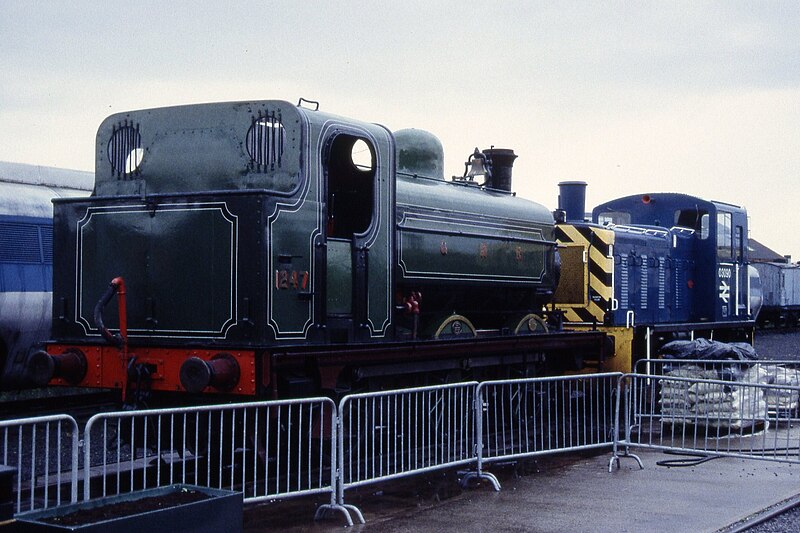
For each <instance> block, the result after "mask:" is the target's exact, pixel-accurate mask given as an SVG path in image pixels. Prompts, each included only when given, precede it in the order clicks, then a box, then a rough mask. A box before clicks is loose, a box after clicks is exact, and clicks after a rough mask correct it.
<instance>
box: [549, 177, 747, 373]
mask: <svg viewBox="0 0 800 533" xmlns="http://www.w3.org/2000/svg"><path fill="white" fill-rule="evenodd" d="M585 187H586V184H585V183H583V182H565V183H562V184H561V191H560V196H559V205H560V207H561V208H562V209H563V211H564V213H565V214H564V215H563V217H562V218H563V220H562V222H561V223H560V224H558V225H557V228H556V238H557V240H558V241H559V244H560V248H559V252H560V255H561V262H562V280H561V283H560V286H559V290H558V292H557V293H556V302H557V305H558V306H559V307H560V308H562V309H563V310H564V311H565V317H566V319H567V321H568V322H570V323H571V324H572V325H573V326H576V327H586V328H589V327H601V328H604V330H605V331H606V332H607V333H609V335H610V336H611V337H612V338H613V339H614V341H615V349H614V352H615V354H616V355H615V357H614V358H613V359H612V360H611V361H610V362H609V364H608V365H607V366H606V367H607V368H609V367H610V368H614V369H618V370H622V371H628V370H629V369H630V368H632V363H633V362H634V361H635V359H637V358H638V357H642V356H646V355H652V354H653V353H655V351H656V350H657V349H658V347H659V346H660V345H661V344H663V343H665V342H668V341H670V340H673V339H675V338H693V337H704V338H714V339H717V340H729V341H734V340H742V341H744V340H747V341H750V342H752V331H753V326H754V320H755V317H756V315H757V314H758V311H759V308H760V306H761V291H760V284H759V281H758V274H757V272H756V271H755V269H754V268H753V267H751V266H750V264H749V258H748V253H747V250H748V247H747V238H748V237H747V212H746V211H745V209H744V208H742V207H739V206H735V205H731V204H727V203H723V202H716V201H709V200H703V199H701V198H697V197H694V196H690V195H686V194H677V193H658V194H640V195H633V196H626V197H623V198H619V199H616V200H611V201H609V202H605V203H603V204H600V205H598V206H597V207H595V208H594V209H593V211H592V215H591V222H587V221H585V220H584V207H583V205H584V204H583V196H584V189H585ZM581 264H583V265H584V266H583V268H581V267H580V265H581ZM572 278H574V279H572Z"/></svg>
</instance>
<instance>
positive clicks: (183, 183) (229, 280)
mask: <svg viewBox="0 0 800 533" xmlns="http://www.w3.org/2000/svg"><path fill="white" fill-rule="evenodd" d="M301 103H302V101H301ZM312 104H313V103H312ZM488 154H489V156H486V155H485V154H484V155H481V158H482V160H483V161H484V162H487V163H489V162H490V160H491V159H492V158H494V159H495V160H496V162H497V163H496V164H495V165H494V167H495V172H494V178H493V179H486V181H485V182H484V183H479V182H477V181H476V180H475V179H474V177H475V175H476V174H477V173H476V172H473V173H467V172H465V175H464V176H463V177H460V178H459V179H457V180H455V181H453V180H450V181H447V180H445V179H444V175H443V170H442V162H443V155H442V151H441V144H440V143H439V142H438V140H436V139H435V137H433V136H432V135H431V134H428V133H426V132H420V131H418V130H406V131H401V132H397V134H393V133H392V132H390V131H389V130H387V129H386V128H384V127H383V126H380V125H377V124H369V123H365V122H361V121H357V120H352V119H348V118H344V117H339V116H336V115H331V114H327V113H323V112H321V111H319V110H318V106H316V107H314V106H313V105H312V106H311V107H309V106H308V105H299V104H298V105H292V104H290V103H288V102H283V101H276V100H270V101H255V102H229V103H214V104H201V105H188V106H178V107H170V108H160V109H146V110H138V111H131V112H126V113H119V114H116V115H113V116H111V117H109V118H107V119H106V120H105V121H104V122H103V123H102V124H101V126H100V128H99V130H98V133H97V144H96V170H95V192H94V194H93V195H92V196H91V197H90V198H87V199H61V200H57V201H56V202H55V218H54V230H53V231H54V242H55V245H54V264H57V265H59V268H58V269H57V270H56V271H55V273H54V285H53V287H54V289H53V294H54V296H53V310H54V313H53V317H54V318H53V330H52V331H53V333H52V335H53V342H51V343H50V344H49V345H48V347H47V350H46V351H40V352H37V353H35V354H33V356H32V357H31V358H30V359H29V361H28V367H29V370H30V373H31V375H32V377H33V378H34V380H35V381H36V382H38V383H40V384H44V383H47V382H49V381H52V382H54V383H58V384H71V385H80V386H85V387H102V388H115V389H122V392H123V395H125V394H126V391H128V392H130V390H131V389H135V390H144V391H150V390H157V391H163V392H168V391H169V392H175V393H185V392H190V393H225V394H238V395H250V396H253V395H267V396H270V395H273V396H302V395H310V394H319V393H320V391H331V390H334V389H335V390H337V391H339V390H348V389H349V387H350V384H351V383H352V382H353V380H356V379H362V378H365V376H366V377H369V376H381V377H393V376H399V375H404V374H408V373H417V374H419V373H422V374H424V373H426V372H428V371H431V372H434V371H436V372H443V371H444V372H446V371H449V370H452V371H454V372H459V373H461V372H462V371H464V369H465V368H467V367H469V368H473V367H479V366H481V365H494V366H496V367H505V366H507V365H508V364H510V361H512V359H513V358H512V359H508V358H504V357H505V354H507V353H510V352H514V353H515V355H514V357H515V358H516V359H513V360H516V361H519V360H522V361H523V363H524V359H525V357H527V354H528V353H530V352H531V351H533V350H534V348H532V346H533V345H534V344H536V343H534V342H531V341H524V342H520V341H519V339H515V341H514V343H512V344H513V346H512V347H511V348H508V346H509V345H501V344H499V343H497V342H494V341H493V344H491V343H482V344H476V343H477V339H480V338H485V337H486V336H487V335H484V333H486V332H489V333H488V336H489V337H502V336H515V337H519V336H523V335H528V334H530V335H531V336H532V334H533V333H539V332H540V331H541V329H542V328H541V327H540V326H542V325H543V322H542V320H541V318H539V315H540V314H541V313H542V308H543V306H544V304H545V303H547V302H548V301H549V300H550V298H551V297H552V294H553V292H554V289H555V285H556V283H557V269H556V263H555V261H556V243H555V239H554V224H553V219H552V215H551V213H550V212H549V211H548V210H547V209H546V208H545V207H544V206H542V205H540V204H537V203H535V202H531V201H527V200H523V199H521V198H517V197H516V196H515V195H514V194H512V193H511V192H510V188H511V184H510V177H511V173H510V169H511V162H513V159H514V157H515V156H514V155H513V152H511V151H510V150H495V151H494V152H492V151H489V152H488ZM501 167H502V168H501ZM484 177H485V178H491V177H492V174H491V172H486V173H485V176H484ZM111 280H114V281H113V282H112V284H111V285H109V281H111ZM109 291H110V292H109ZM114 294H117V301H118V305H117V306H114V305H107V304H109V303H110V302H111V301H112V299H113V298H114ZM106 326H108V327H106ZM108 328H111V329H108ZM112 330H113V331H117V330H118V331H119V333H111V331H112ZM455 340H463V341H465V342H466V341H469V342H473V341H474V342H476V343H473V344H470V345H469V346H467V347H464V346H460V347H455V346H454V345H452V344H450V345H449V346H442V345H443V344H446V343H447V342H450V341H455ZM437 341H442V342H437ZM545 341H546V342H547V343H549V347H550V348H551V349H553V350H554V351H559V350H560V352H562V353H563V352H571V351H575V350H581V349H585V350H588V351H592V352H593V353H595V354H597V353H600V352H601V351H602V348H598V346H602V336H601V335H600V334H597V335H594V336H590V335H582V336H580V337H577V336H576V338H570V336H569V335H563V336H561V337H560V338H559V339H553V338H548V339H545ZM526 342H527V343H528V344H526ZM537 342H538V341H537ZM543 342H544V341H543ZM581 343H583V344H581ZM537 353H538V351H537ZM406 382H407V383H408V381H406ZM133 395H134V396H136V393H134V394H133Z"/></svg>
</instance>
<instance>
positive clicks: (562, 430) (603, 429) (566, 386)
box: [463, 372, 622, 490]
mask: <svg viewBox="0 0 800 533" xmlns="http://www.w3.org/2000/svg"><path fill="white" fill-rule="evenodd" d="M620 376H622V374H621V373H619V372H614V373H603V374H583V375H579V376H560V377H551V378H530V379H519V380H503V381H486V382H483V383H481V384H480V385H478V389H477V393H476V420H477V423H476V426H477V427H476V430H477V434H478V435H479V443H478V446H477V458H476V461H477V469H476V471H475V472H474V473H470V474H468V475H467V476H466V477H465V478H464V480H463V481H464V483H465V484H466V483H467V482H469V481H470V480H471V479H486V480H488V481H489V482H490V483H492V485H493V486H494V488H495V490H500V484H499V482H498V481H497V478H495V477H494V476H493V475H492V474H489V473H486V472H484V470H483V468H484V466H485V465H486V464H487V463H489V462H494V461H501V460H511V459H520V458H525V457H532V456H536V455H543V454H549V453H557V452H568V451H578V450H588V449H594V448H601V447H610V446H612V445H613V443H614V439H615V433H616V419H615V418H614V407H615V402H614V394H615V393H616V390H617V381H618V379H619V377H620Z"/></svg>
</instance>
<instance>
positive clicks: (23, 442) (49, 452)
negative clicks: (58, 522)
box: [0, 415, 80, 513]
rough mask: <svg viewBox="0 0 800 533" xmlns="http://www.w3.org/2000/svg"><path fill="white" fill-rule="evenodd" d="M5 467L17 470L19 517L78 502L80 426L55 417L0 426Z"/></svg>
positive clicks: (4, 423)
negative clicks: (25, 513) (29, 512)
mask: <svg viewBox="0 0 800 533" xmlns="http://www.w3.org/2000/svg"><path fill="white" fill-rule="evenodd" d="M0 432H2V440H1V441H0V445H2V459H3V464H4V465H7V466H10V467H16V470H17V472H16V489H15V490H16V505H15V509H16V511H15V512H16V513H21V512H28V511H35V510H39V509H45V508H47V507H51V506H57V505H61V504H62V503H74V502H76V501H78V461H79V457H80V453H79V450H78V446H79V431H78V424H77V423H76V422H75V419H73V418H72V417H70V416H67V415H55V416H43V417H37V418H28V419H23V420H9V421H4V422H0Z"/></svg>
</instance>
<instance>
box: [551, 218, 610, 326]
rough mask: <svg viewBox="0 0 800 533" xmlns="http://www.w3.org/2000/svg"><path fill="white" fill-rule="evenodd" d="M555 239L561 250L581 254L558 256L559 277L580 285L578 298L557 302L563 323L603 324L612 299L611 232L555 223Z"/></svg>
mask: <svg viewBox="0 0 800 533" xmlns="http://www.w3.org/2000/svg"><path fill="white" fill-rule="evenodd" d="M556 240H557V241H558V243H559V245H560V247H562V249H563V250H565V251H566V250H576V249H577V247H580V249H581V250H582V252H583V253H580V254H576V253H574V252H573V253H562V257H561V259H562V262H561V273H562V274H561V277H562V280H563V281H565V282H566V283H567V284H570V283H572V284H576V283H581V285H582V286H581V291H582V297H581V298H580V299H577V298H575V297H574V295H573V297H572V298H569V299H564V300H563V301H559V299H558V296H559V295H558V293H556V306H557V307H558V308H560V309H562V310H563V311H564V313H565V314H564V317H565V319H566V320H567V322H583V323H601V324H602V323H603V318H604V316H605V313H606V312H607V311H609V310H611V301H612V300H613V298H614V259H613V257H611V255H612V251H613V246H614V232H613V231H610V230H607V229H603V228H600V227H593V226H583V225H581V226H575V225H571V224H559V225H557V226H556Z"/></svg>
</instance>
